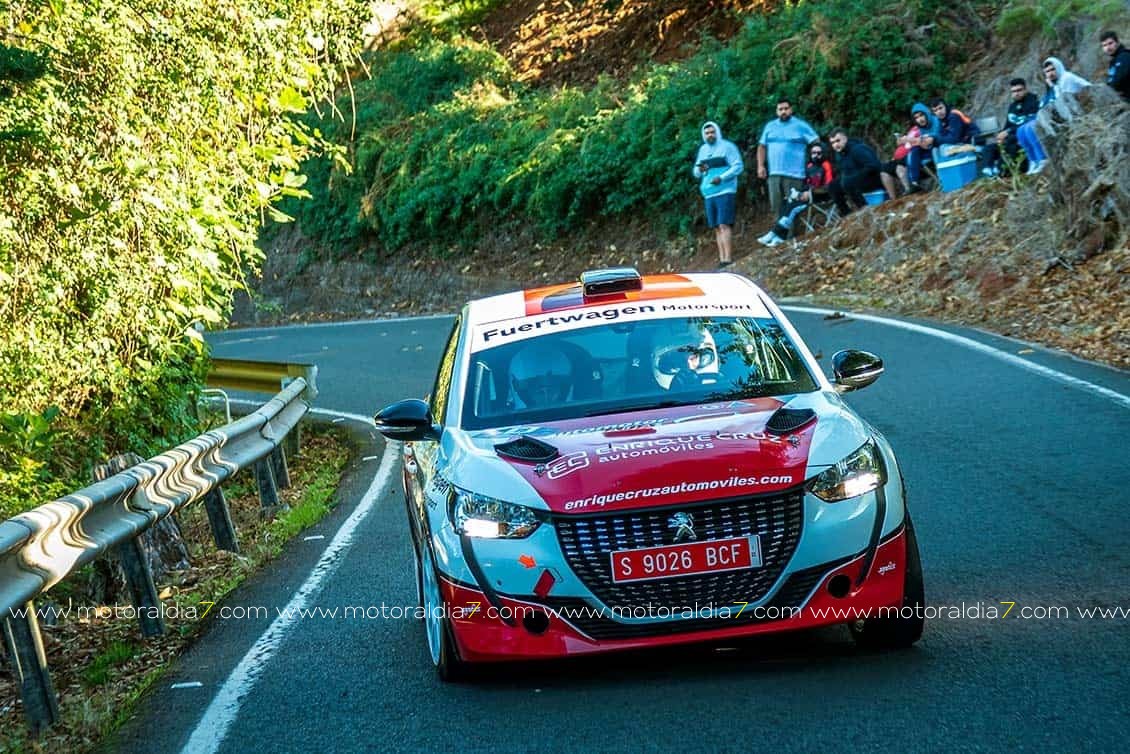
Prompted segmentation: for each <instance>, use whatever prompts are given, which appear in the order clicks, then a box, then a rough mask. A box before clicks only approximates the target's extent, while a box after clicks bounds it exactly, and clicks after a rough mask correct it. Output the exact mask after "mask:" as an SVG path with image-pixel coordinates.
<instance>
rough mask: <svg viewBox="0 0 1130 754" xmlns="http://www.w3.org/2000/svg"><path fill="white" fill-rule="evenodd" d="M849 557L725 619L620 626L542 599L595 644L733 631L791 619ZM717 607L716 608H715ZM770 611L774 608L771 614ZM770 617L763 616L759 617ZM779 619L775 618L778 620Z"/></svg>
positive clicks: (800, 574) (584, 609) (601, 615)
mask: <svg viewBox="0 0 1130 754" xmlns="http://www.w3.org/2000/svg"><path fill="white" fill-rule="evenodd" d="M848 560H850V558H843V559H841V560H837V561H834V562H831V563H822V564H821V565H818V566H814V567H812V568H806V569H804V570H803V571H797V572H796V573H793V574H791V575H790V576H789V578H788V579H786V580H785V583H784V584H783V585H781V588H780V589H778V590H777V594H775V595H774V596H773V599H771V600H770V601H769V602H767V603H766V604H765V606H764V609H763V610H757V611H755V610H750V609H748V608H747V609H745V610H742V611H740V612H741V614H740V615H738V612H739V611H738V608H739V607H740V605H735V606H731V612H730V615H729V616H728V617H704V618H677V619H673V620H665V621H657V622H653V623H620V622H619V621H617V620H614V619H613V618H612V617H611V616H610V615H609V614H608V613H607V612H606V611H603V610H601V609H600V608H599V607H596V606H594V605H591V604H589V603H588V602H587V601H585V600H583V599H580V598H577V597H556V598H554V597H550V598H547V599H546V600H545V605H546V607H549V608H552V609H554V610H556V611H557V614H558V615H559V616H561V617H562V618H564V619H565V620H567V621H568V622H569V623H571V624H573V625H574V626H576V627H577V628H578V629H580V630H581V631H582V632H583V633H584V634H585V635H586V636H589V637H591V638H593V639H596V640H597V641H601V640H610V639H640V638H649V637H653V636H670V635H672V634H683V633H690V632H692V631H709V630H712V629H719V628H733V627H735V626H748V625H753V624H757V623H769V622H771V621H774V620H783V619H786V618H790V617H792V616H793V614H794V611H795V609H799V608H801V607H803V606H804V603H805V601H806V600H807V599H808V597H809V595H810V594H812V590H813V589H815V588H816V585H817V584H819V583H820V581H821V579H823V578H824V576H825V575H827V574H828V573H830V572H831V571H833V570H834V569H836V568H839V567H840V566H841V565H843V564H844V563H846V562H848ZM719 607H720V606H719ZM773 608H776V610H775V611H774V610H773ZM766 615H768V616H772V617H763V616H766ZM778 616H779V617H778Z"/></svg>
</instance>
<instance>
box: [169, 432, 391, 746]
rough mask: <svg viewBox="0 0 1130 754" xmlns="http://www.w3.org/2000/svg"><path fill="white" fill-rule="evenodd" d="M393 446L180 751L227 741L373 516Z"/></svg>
mask: <svg viewBox="0 0 1130 754" xmlns="http://www.w3.org/2000/svg"><path fill="white" fill-rule="evenodd" d="M324 413H329V412H324ZM395 447H396V445H395V444H394V443H391V442H390V443H388V444H387V445H385V450H384V457H383V458H382V459H381V465H380V467H379V468H378V469H377V473H376V476H374V477H373V483H372V484H370V485H369V489H368V490H366V491H365V494H364V496H362V498H361V502H359V503H358V504H357V508H356V509H355V510H354V511H353V513H352V514H350V516H349V518H347V519H346V520H345V523H343V524H342V525H341V528H340V529H338V530H337V534H335V535H334V538H333V540H332V541H331V542H330V543H329V544H328V545H327V546H326V549H325V552H323V553H322V557H320V558H318V562H317V563H316V564H315V565H314V568H313V569H312V570H311V571H310V575H309V576H307V577H306V581H304V582H303V584H302V586H300V587H299V588H298V591H296V592H295V593H294V596H293V597H292V598H291V600H290V602H289V603H287V606H286V607H285V608H284V609H283V610H282V612H281V613H280V614H279V616H278V617H277V618H275V620H274V621H272V622H271V625H270V626H268V627H267V630H266V631H264V632H263V635H262V636H260V637H259V639H258V640H257V641H256V642H255V644H254V645H253V646H252V647H251V649H249V650H248V651H247V654H245V655H244V656H243V659H242V660H240V661H239V664H238V665H236V667H235V670H233V671H232V673H231V675H230V676H228V679H227V680H226V681H225V682H224V685H223V686H222V687H220V690H219V691H218V692H217V693H216V696H215V697H214V698H213V699H212V703H211V704H209V705H208V709H206V710H205V711H204V716H203V717H202V718H200V722H198V723H197V724H196V728H194V729H193V731H192V736H191V737H189V739H188V743H186V744H185V745H184V748H183V749H182V750H181V751H182V754H214V752H216V751H218V750H219V748H220V744H222V743H223V741H224V737H225V736H226V735H227V733H228V731H229V730H230V729H231V726H232V723H233V722H235V718H236V716H237V715H238V714H239V706H240V702H241V700H242V699H243V698H244V697H246V696H247V694H248V693H249V692H250V691H251V688H252V687H253V686H254V685H255V681H256V680H257V679H258V678H259V675H260V673H262V672H263V669H264V668H265V667H266V666H267V662H268V661H269V660H270V659H271V656H272V655H274V654H275V652H276V651H278V648H279V646H280V645H281V644H282V642H283V639H284V638H285V636H286V633H287V631H289V630H290V629H291V628H293V627H294V625H295V623H297V622H298V620H299V617H298V615H299V611H300V610H304V609H306V608H308V607H309V605H310V601H311V600H312V599H313V598H314V597H315V596H316V595H317V594H318V593H319V592H320V591H321V589H322V584H323V583H324V582H325V581H326V579H328V578H329V577H330V576H332V575H333V574H334V572H335V571H337V569H338V566H340V565H341V563H342V561H343V560H344V558H343V556H344V554H345V552H346V550H347V549H348V548H349V546H350V545H351V544H352V543H353V535H354V533H355V532H356V530H357V527H358V525H359V524H360V523H361V522H362V521H363V520H364V519H365V517H366V516H367V515H369V512H370V511H371V510H372V509H373V506H374V504H375V503H376V501H377V500H378V499H379V498H380V493H381V491H382V490H383V489H384V487H385V485H387V484H388V482H389V479H391V478H392V471H393V468H394V467H395V465H396V463H395V459H396V453H395V452H394V449H395Z"/></svg>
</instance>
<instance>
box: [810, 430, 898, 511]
mask: <svg viewBox="0 0 1130 754" xmlns="http://www.w3.org/2000/svg"><path fill="white" fill-rule="evenodd" d="M886 483H887V468H886V466H884V465H883V457H882V455H881V454H880V453H879V448H878V447H876V445H875V441H874V440H868V441H867V442H865V443H864V444H863V446H862V447H861V448H860V449H859V450H857V451H855V452H854V453H852V454H851V455H849V456H848V457H847V458H845V459H844V460H842V461H840V462H839V463H837V464H835V465H834V466H831V467H830V468H828V469H827V470H825V471H824V472H822V473H821V474H820V475H819V476H817V477H814V478H813V480H812V481H811V482H809V483H808V491H809V492H811V493H812V494H813V495H816V497H818V498H820V499H821V500H824V501H826V502H829V503H834V502H837V501H839V500H847V499H848V498H849V497H858V496H860V495H862V494H863V493H864V492H870V491H871V490H873V489H877V488H878V487H879V486H880V485H883V484H886Z"/></svg>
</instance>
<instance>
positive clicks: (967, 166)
mask: <svg viewBox="0 0 1130 754" xmlns="http://www.w3.org/2000/svg"><path fill="white" fill-rule="evenodd" d="M936 167H937V170H938V180H939V181H941V182H942V191H957V190H958V189H959V188H961V187H962V186H964V185H965V184H967V183H970V182H972V181H973V179H974V178H976V177H977V155H975V154H966V155H962V156H961V157H956V158H954V159H952V160H943V161H941V162H939V163H937V166H936Z"/></svg>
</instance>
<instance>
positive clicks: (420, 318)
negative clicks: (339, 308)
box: [207, 314, 455, 346]
mask: <svg viewBox="0 0 1130 754" xmlns="http://www.w3.org/2000/svg"><path fill="white" fill-rule="evenodd" d="M454 317H455V315H454V314H420V315H417V316H415V317H386V318H381V319H375V318H374V319H351V320H347V321H345V322H307V323H302V324H298V325H278V326H276V327H237V328H235V329H234V330H213V331H211V332H209V333H207V334H208V335H216V336H220V335H224V334H225V333H227V334H231V335H242V334H244V333H256V332H275V331H278V330H313V329H316V328H319V327H352V326H353V325H387V324H392V323H395V322H427V321H428V320H433V319H452V318H454ZM232 342H234V341H230V340H217V341H216V345H225V346H226V345H228V344H229V343H232Z"/></svg>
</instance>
